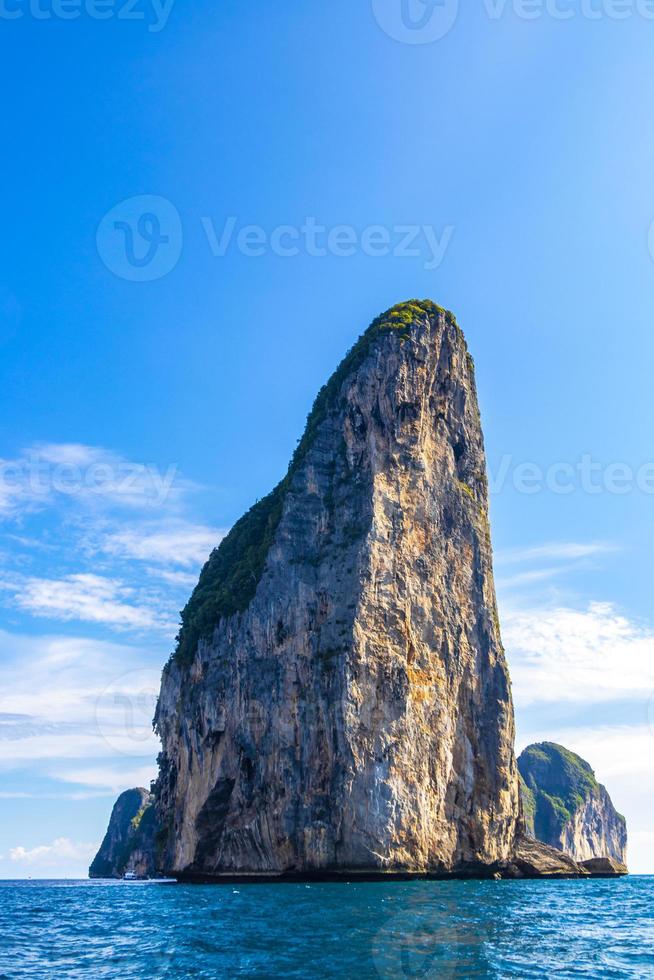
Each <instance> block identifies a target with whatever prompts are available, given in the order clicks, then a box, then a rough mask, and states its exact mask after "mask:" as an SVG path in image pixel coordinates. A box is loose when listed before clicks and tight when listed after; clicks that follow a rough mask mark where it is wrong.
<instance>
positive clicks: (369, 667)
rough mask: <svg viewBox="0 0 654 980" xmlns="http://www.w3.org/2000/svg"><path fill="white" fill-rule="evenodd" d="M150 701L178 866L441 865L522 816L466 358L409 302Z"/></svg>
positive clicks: (224, 559)
mask: <svg viewBox="0 0 654 980" xmlns="http://www.w3.org/2000/svg"><path fill="white" fill-rule="evenodd" d="M183 623H184V626H183V629H182V633H181V636H180V641H179V647H178V651H177V655H176V656H175V657H174V658H173V659H172V660H171V661H170V662H169V664H168V665H167V667H166V669H165V671H164V676H163V681H162V687H161V694H160V699H159V704H158V708H157V714H156V725H157V729H158V731H159V733H160V736H161V739H162V744H163V752H162V756H161V760H160V763H161V766H160V777H159V781H158V786H157V811H158V816H159V818H160V821H161V825H162V828H163V831H162V838H161V844H162V848H163V850H162V854H163V865H164V867H165V869H166V870H168V871H173V872H175V873H177V874H182V875H183V874H185V873H186V874H189V875H193V874H202V875H208V876H211V875H216V876H218V875H220V874H229V873H232V874H234V873H255V874H265V873H278V874H279V873H300V874H302V873H311V872H318V873H320V872H325V871H333V872H339V871H343V872H346V871H348V870H359V871H364V872H368V871H369V872H393V871H410V872H423V871H434V872H439V871H442V872H448V871H453V870H456V869H457V868H460V867H464V866H465V867H468V868H470V867H479V868H485V867H489V866H491V865H493V864H494V863H496V862H504V861H507V860H508V859H509V857H510V855H511V854H512V850H513V847H514V841H515V837H516V833H517V825H518V823H519V816H518V814H519V788H518V775H517V769H516V763H515V757H514V751H513V739H514V727H513V707H512V702H511V694H510V686H509V678H508V674H507V668H506V663H505V659H504V654H503V650H502V646H501V642H500V636H499V628H498V620H497V612H496V602H495V590H494V585H493V574H492V558H491V544H490V532H489V525H488V499H487V487H486V477H485V459H484V448H483V441H482V433H481V426H480V420H479V412H478V407H477V396H476V391H475V381H474V372H473V364H472V360H471V358H470V356H469V354H468V352H467V349H466V344H465V341H464V338H463V335H462V333H461V331H460V330H459V328H458V326H457V325H456V323H455V322H454V319H453V317H452V316H451V314H446V313H445V311H442V310H440V309H439V308H438V307H436V306H434V304H432V303H429V302H423V303H411V304H402V305H401V306H400V307H397V308H395V309H394V310H393V311H389V313H387V314H385V315H384V316H383V317H381V318H380V319H379V320H378V321H376V322H375V324H373V325H372V327H371V328H370V329H369V331H368V332H367V333H366V334H365V335H364V336H363V337H362V339H361V340H360V341H359V344H358V345H357V346H356V347H355V348H354V349H353V351H352V352H351V353H350V355H349V356H348V358H346V360H345V362H344V363H343V365H341V367H340V368H339V370H338V371H337V373H336V375H335V376H334V378H333V379H332V381H331V382H330V383H329V385H328V386H327V387H326V388H325V389H323V391H322V392H321V394H320V395H319V397H318V400H317V402H316V406H315V408H314V411H313V413H312V415H311V416H310V418H309V422H308V426H307V432H306V434H305V437H304V438H303V440H302V441H301V443H300V446H299V449H298V452H297V453H296V455H295V457H294V459H293V462H292V464H291V467H290V469H289V474H288V476H287V477H286V479H285V480H284V481H283V482H282V484H280V486H279V487H278V488H277V489H276V490H275V491H274V492H273V494H271V495H270V497H268V498H266V499H265V500H264V501H261V502H260V504H258V505H256V506H255V508H253V510H252V511H250V512H249V514H247V515H246V516H245V518H243V519H242V520H241V521H240V522H239V523H238V524H237V525H236V526H235V528H234V529H233V531H232V532H231V534H230V536H228V538H227V539H226V540H225V541H224V542H223V543H222V544H221V547H220V548H219V549H218V550H217V552H214V554H213V555H212V558H211V559H210V562H209V563H208V565H207V566H206V568H205V570H204V571H203V574H202V577H201V579H200V583H199V586H198V588H197V589H196V592H195V593H194V595H193V597H192V598H191V600H190V602H189V605H188V606H187V609H186V610H185V612H184V615H183Z"/></svg>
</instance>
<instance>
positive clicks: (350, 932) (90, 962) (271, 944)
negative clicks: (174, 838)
mask: <svg viewBox="0 0 654 980" xmlns="http://www.w3.org/2000/svg"><path fill="white" fill-rule="evenodd" d="M0 977H3V978H5V977H12V978H13V977H29V978H31V980H37V978H44V977H48V978H51V977H52V978H55V977H56V978H78V977H79V978H82V977H83V978H87V980H95V978H120V980H125V978H129V977H138V978H149V977H167V978H176V977H180V978H181V977H211V978H222V977H225V978H231V977H261V978H264V977H302V978H311V980H314V978H323V977H327V978H329V977H338V978H339V980H341V978H355V980H363V978H367V977H370V978H402V977H410V978H418V977H419V978H431V977H437V978H450V977H460V978H466V980H467V978H474V977H520V978H528V977H548V978H549V977H592V978H603V977H638V978H643V977H648V978H654V877H635V878H627V879H622V880H619V881H603V880H596V881H560V882H543V881H532V882H521V881H497V882H495V881H452V882H438V881H435V882H407V883H401V882H383V883H379V884H360V883H358V884H350V885H348V884H311V885H302V884H286V885H240V886H211V885H208V886H199V885H196V886H194V885H176V884H164V883H158V882H143V883H141V882H90V881H22V882H10V881H3V882H0Z"/></svg>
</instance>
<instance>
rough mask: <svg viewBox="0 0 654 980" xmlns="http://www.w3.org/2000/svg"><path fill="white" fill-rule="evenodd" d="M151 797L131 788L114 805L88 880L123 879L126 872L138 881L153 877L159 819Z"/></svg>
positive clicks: (141, 790)
mask: <svg viewBox="0 0 654 980" xmlns="http://www.w3.org/2000/svg"><path fill="white" fill-rule="evenodd" d="M153 802H154V799H153V796H152V794H151V793H150V792H149V791H148V790H147V789H142V788H140V787H139V788H137V789H128V790H127V791H126V792H125V793H121V795H120V796H119V797H118V799H117V800H116V802H115V803H114V807H113V810H112V811H111V818H110V820H109V827H108V828H107V833H106V834H105V836H104V840H103V841H102V844H101V845H100V850H99V851H98V853H97V854H96V856H95V858H94V859H93V863H92V864H91V867H90V868H89V878H122V877H123V876H124V874H125V872H126V871H130V872H134V874H135V875H136V877H137V878H153V877H155V876H156V874H157V871H156V867H155V835H156V832H157V819H156V815H155V811H154V806H153V805H152V804H153Z"/></svg>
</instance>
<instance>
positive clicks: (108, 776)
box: [56, 761, 157, 796]
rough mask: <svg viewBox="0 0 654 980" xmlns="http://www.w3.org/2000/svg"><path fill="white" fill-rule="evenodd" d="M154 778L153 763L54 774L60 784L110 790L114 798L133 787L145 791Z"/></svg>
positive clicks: (154, 764) (60, 770)
mask: <svg viewBox="0 0 654 980" xmlns="http://www.w3.org/2000/svg"><path fill="white" fill-rule="evenodd" d="M156 776H157V766H156V763H155V762H154V761H153V762H152V763H150V764H149V765H145V766H138V767H132V768H128V769H120V768H115V767H111V766H107V767H104V768H98V767H96V766H93V767H86V768H81V769H76V768H73V769H59V770H57V773H56V777H57V779H59V780H61V781H62V782H66V783H75V784H79V785H82V786H89V787H96V788H97V789H104V790H110V791H111V793H112V794H113V795H115V796H118V795H119V794H120V793H122V792H124V790H126V789H131V788H132V787H134V786H144V787H145V788H146V789H147V788H148V787H149V785H150V783H151V781H152V780H153V779H155V778H156Z"/></svg>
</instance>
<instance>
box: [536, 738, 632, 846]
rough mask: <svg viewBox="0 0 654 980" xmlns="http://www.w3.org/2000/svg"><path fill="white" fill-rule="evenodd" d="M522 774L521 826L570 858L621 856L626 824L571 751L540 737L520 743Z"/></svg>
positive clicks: (604, 790) (584, 763)
mask: <svg viewBox="0 0 654 980" xmlns="http://www.w3.org/2000/svg"><path fill="white" fill-rule="evenodd" d="M518 766H519V769H520V775H521V777H522V787H523V789H522V796H523V807H524V811H525V816H526V824H527V832H528V833H530V834H531V835H532V836H533V837H536V838H537V839H538V840H540V841H543V842H544V843H545V844H549V845H551V846H552V847H557V848H559V849H560V850H562V851H565V853H566V854H569V855H570V856H571V857H572V858H574V860H575V861H580V862H590V861H591V860H592V859H594V858H611V859H612V860H613V861H615V862H618V863H619V864H622V865H624V864H626V861H627V856H626V855H627V825H626V822H625V819H624V817H623V816H621V815H620V814H619V813H618V812H617V810H616V809H615V807H614V806H613V803H612V802H611V797H610V796H609V794H608V793H607V791H606V789H605V788H604V787H603V786H601V785H600V784H599V783H598V782H597V780H596V778H595V773H594V772H593V770H592V769H591V767H590V765H589V764H588V763H587V762H584V760H583V759H581V758H580V757H579V756H578V755H575V753H574V752H570V751H569V750H568V749H565V748H563V746H561V745H556V744H555V743H554V742H541V743H539V744H537V745H530V746H529V747H528V748H526V749H525V750H524V751H523V752H522V754H521V756H520V758H519V760H518Z"/></svg>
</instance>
